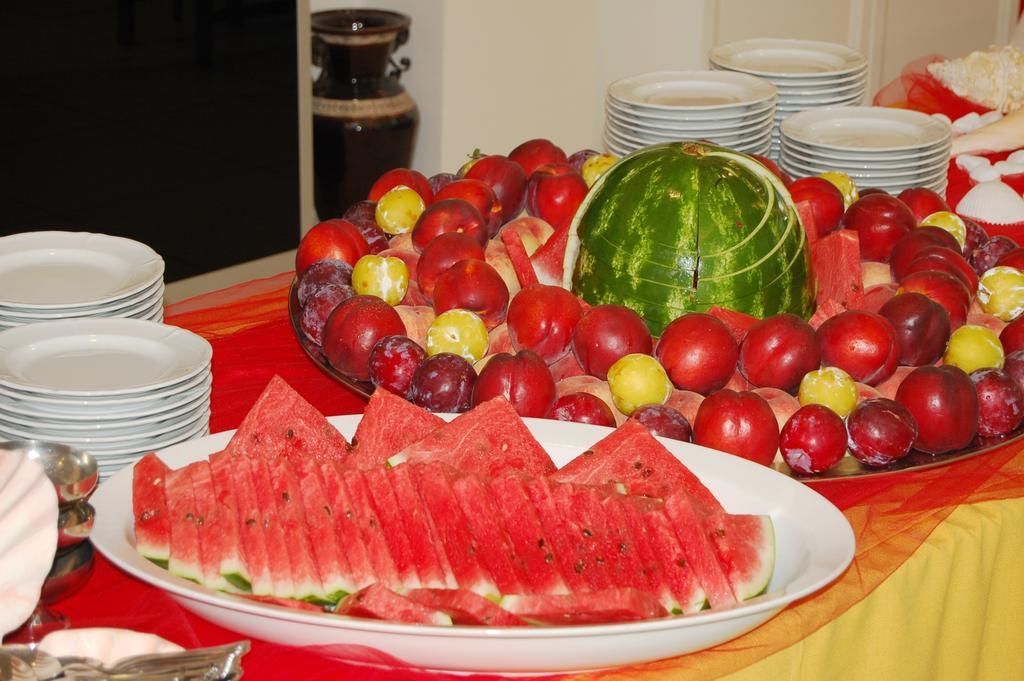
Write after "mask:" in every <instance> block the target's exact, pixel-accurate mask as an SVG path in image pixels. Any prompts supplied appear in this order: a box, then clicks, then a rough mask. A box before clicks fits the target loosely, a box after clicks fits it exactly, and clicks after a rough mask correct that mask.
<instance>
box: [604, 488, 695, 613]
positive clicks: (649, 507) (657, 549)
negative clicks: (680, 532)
mask: <svg viewBox="0 0 1024 681" xmlns="http://www.w3.org/2000/svg"><path fill="white" fill-rule="evenodd" d="M660 506H661V504H660V503H654V504H652V503H647V501H646V500H641V499H637V498H635V497H631V498H629V499H628V500H627V502H626V503H624V505H623V510H624V511H625V512H626V513H627V514H628V518H629V520H630V523H631V525H639V526H642V527H643V528H644V529H645V530H646V533H647V538H648V540H649V541H650V545H651V548H652V549H653V551H654V554H655V556H657V560H658V564H659V565H660V566H661V568H662V569H663V570H664V572H665V576H666V578H667V580H668V584H669V588H670V589H671V590H672V594H673V596H675V601H676V603H677V604H678V605H677V607H678V608H679V610H680V611H681V612H683V613H684V614H690V613H693V612H697V611H699V610H703V609H704V607H705V606H706V605H707V596H706V594H705V593H704V588H703V587H702V586H701V585H700V582H699V581H698V580H697V575H696V574H695V573H694V571H693V568H692V567H690V563H689V560H688V559H687V556H686V552H685V551H683V547H682V545H681V544H680V543H679V537H678V536H677V535H676V531H675V529H673V527H672V522H671V521H670V520H669V518H668V516H667V515H665V513H663V512H662V510H661V508H660Z"/></svg>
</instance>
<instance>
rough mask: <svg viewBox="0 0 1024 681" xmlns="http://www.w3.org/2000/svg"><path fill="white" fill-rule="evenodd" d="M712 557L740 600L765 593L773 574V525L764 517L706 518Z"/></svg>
mask: <svg viewBox="0 0 1024 681" xmlns="http://www.w3.org/2000/svg"><path fill="white" fill-rule="evenodd" d="M707 521H708V523H709V525H710V528H711V529H710V532H709V536H710V537H711V542H712V544H713V545H714V547H715V554H716V555H717V556H718V560H719V562H720V563H721V564H722V567H723V568H724V569H725V575H726V577H727V578H728V579H729V584H730V585H731V586H732V590H733V593H735V594H736V598H737V599H738V600H740V601H745V600H747V599H748V598H753V597H755V596H760V595H761V594H762V593H764V592H765V591H767V590H768V583H769V582H770V581H771V578H772V573H773V572H774V571H775V526H774V525H773V524H772V519H771V517H770V516H767V515H732V514H721V515H718V516H715V517H712V518H708V519H707Z"/></svg>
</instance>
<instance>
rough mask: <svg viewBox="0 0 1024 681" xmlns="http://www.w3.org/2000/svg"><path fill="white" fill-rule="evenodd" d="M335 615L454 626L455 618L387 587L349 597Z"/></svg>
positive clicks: (379, 586) (374, 588) (370, 589)
mask: <svg viewBox="0 0 1024 681" xmlns="http://www.w3.org/2000/svg"><path fill="white" fill-rule="evenodd" d="M334 612H335V613H336V614H338V615H349V616H351V617H366V618H370V619H375V620H390V621H392V622H408V623H411V624H436V625H439V626H451V624H452V618H451V617H450V616H449V615H448V613H446V612H442V611H441V610H437V609H435V608H428V607H427V606H425V605H423V604H422V603H417V602H416V601H413V600H410V599H408V598H406V597H404V596H399V595H398V594H397V593H395V592H394V591H392V590H391V589H389V588H387V587H386V586H384V585H383V584H371V585H369V586H367V587H364V588H362V589H360V590H359V591H357V592H355V593H354V594H349V595H348V596H346V597H345V598H344V599H343V600H342V601H341V602H340V603H338V607H337V609H336V610H335V611H334Z"/></svg>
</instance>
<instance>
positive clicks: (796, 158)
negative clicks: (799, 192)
mask: <svg viewBox="0 0 1024 681" xmlns="http://www.w3.org/2000/svg"><path fill="white" fill-rule="evenodd" d="M952 143H953V133H952V129H951V128H950V126H949V124H948V123H946V122H945V121H941V120H939V119H937V118H934V117H932V116H929V115H927V114H923V113H920V112H917V111H908V110H906V109H890V108H887V107H871V106H847V107H835V108H825V109H815V110H813V111H804V112H802V113H798V114H794V115H792V116H790V117H789V118H787V119H786V120H785V121H783V122H782V150H781V154H780V156H779V166H780V167H781V168H782V169H783V170H785V171H786V172H787V173H789V174H790V175H792V176H793V177H805V176H809V175H817V174H819V173H822V172H824V171H826V170H839V171H842V172H844V173H846V174H848V175H849V176H850V177H852V178H853V179H854V181H856V183H857V186H858V187H861V188H865V187H878V188H879V189H884V190H885V191H887V192H889V193H890V194H898V193H899V192H901V191H903V190H904V189H907V188H908V187H927V188H928V189H931V190H933V191H936V192H938V193H939V194H942V193H943V192H944V191H945V190H946V173H947V171H948V169H949V152H950V147H951V146H952Z"/></svg>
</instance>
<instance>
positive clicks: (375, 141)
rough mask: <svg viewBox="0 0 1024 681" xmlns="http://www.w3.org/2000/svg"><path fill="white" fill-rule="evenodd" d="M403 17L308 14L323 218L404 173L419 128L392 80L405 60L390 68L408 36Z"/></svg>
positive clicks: (317, 187)
mask: <svg viewBox="0 0 1024 681" xmlns="http://www.w3.org/2000/svg"><path fill="white" fill-rule="evenodd" d="M410 23H411V22H410V20H409V17H407V16H405V15H403V14H398V13H397V12H389V11H385V10H376V9H339V10H330V11H326V12H314V13H313V15H312V30H313V63H314V64H315V65H316V66H319V67H320V68H321V72H320V75H319V77H318V78H317V79H316V82H314V84H313V174H314V201H315V203H316V211H317V214H318V215H319V216H320V219H321V220H325V219H328V218H334V217H340V216H341V214H342V213H344V212H345V210H346V209H348V207H349V206H351V205H352V204H353V203H355V202H357V201H360V200H362V199H365V198H366V195H367V193H368V192H369V190H370V187H371V186H372V185H373V183H374V181H375V180H376V179H377V178H378V177H380V176H381V175H382V174H384V173H385V172H386V171H388V170H391V169H392V168H403V167H409V165H410V163H411V162H412V150H413V144H414V143H415V138H416V129H417V127H418V124H419V111H418V110H417V108H416V102H415V101H413V98H412V97H411V96H409V93H408V92H406V91H405V88H404V87H402V85H401V84H400V83H399V82H398V80H399V78H400V76H401V74H402V71H403V70H404V69H407V68H408V65H409V62H408V60H402V66H396V67H395V68H393V69H392V70H390V71H389V70H388V67H389V64H392V65H393V64H394V62H392V61H391V55H392V53H393V52H394V51H395V49H397V48H398V47H400V46H401V45H404V44H405V42H406V41H407V40H408V38H409V24H410Z"/></svg>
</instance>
